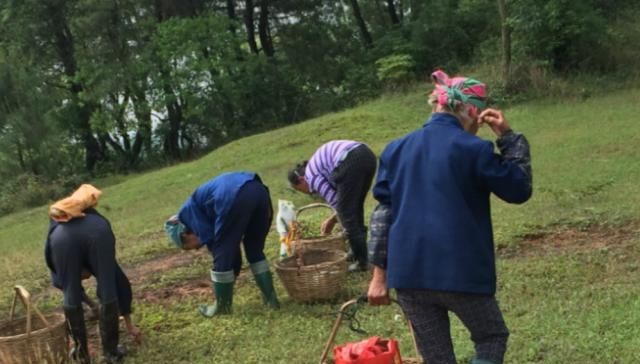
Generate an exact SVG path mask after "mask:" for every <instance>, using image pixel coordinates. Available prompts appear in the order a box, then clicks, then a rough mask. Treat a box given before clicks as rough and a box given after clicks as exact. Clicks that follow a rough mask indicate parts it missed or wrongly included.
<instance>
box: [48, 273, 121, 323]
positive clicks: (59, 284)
mask: <svg viewBox="0 0 640 364" xmlns="http://www.w3.org/2000/svg"><path fill="white" fill-rule="evenodd" d="M115 280H116V290H117V291H118V310H120V314H121V315H129V314H131V311H132V310H131V303H132V301H133V292H132V291H131V283H130V282H129V278H127V275H126V274H124V271H123V270H122V268H120V265H119V264H118V262H116V278H115ZM51 282H52V284H53V286H54V287H56V288H58V289H62V281H61V279H60V278H59V277H58V275H57V274H56V273H54V272H51ZM80 289H81V290H82V292H81V296H82V301H83V302H88V299H89V297H88V296H87V293H86V292H85V290H84V287H82V285H81V286H80Z"/></svg>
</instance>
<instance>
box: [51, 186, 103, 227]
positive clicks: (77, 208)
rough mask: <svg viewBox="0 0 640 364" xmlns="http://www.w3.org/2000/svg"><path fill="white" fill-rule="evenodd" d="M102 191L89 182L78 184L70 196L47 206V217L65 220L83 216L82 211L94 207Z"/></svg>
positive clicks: (60, 220) (59, 220)
mask: <svg viewBox="0 0 640 364" xmlns="http://www.w3.org/2000/svg"><path fill="white" fill-rule="evenodd" d="M100 195H102V191H100V190H99V189H97V188H95V187H93V186H92V185H89V184H84V185H82V186H80V188H78V189H77V190H76V191H75V192H74V193H73V194H72V195H71V196H69V197H67V198H63V199H62V200H60V201H58V202H56V203H54V204H53V205H51V206H50V207H49V217H51V218H52V219H53V220H55V221H58V222H67V221H69V220H71V219H73V218H76V217H83V216H84V213H83V211H84V210H86V209H88V208H89V207H95V206H96V205H97V204H98V199H99V198H100Z"/></svg>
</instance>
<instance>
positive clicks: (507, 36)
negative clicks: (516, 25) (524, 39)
mask: <svg viewBox="0 0 640 364" xmlns="http://www.w3.org/2000/svg"><path fill="white" fill-rule="evenodd" d="M497 1H498V11H499V13H500V23H501V33H502V34H501V35H502V86H503V87H504V88H505V90H508V89H509V88H510V87H511V27H510V26H509V24H508V23H507V7H506V4H505V0H497Z"/></svg>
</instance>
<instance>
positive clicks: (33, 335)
mask: <svg viewBox="0 0 640 364" xmlns="http://www.w3.org/2000/svg"><path fill="white" fill-rule="evenodd" d="M14 289H15V291H16V295H15V297H14V299H13V304H12V305H11V314H10V316H9V321H6V322H3V323H0V363H2V364H63V363H66V362H67V359H68V347H69V343H68V339H67V330H66V326H65V317H64V315H63V314H60V313H52V314H47V315H43V314H42V313H41V312H40V310H38V308H37V307H35V306H32V305H31V295H30V294H29V292H27V290H26V289H24V287H22V286H15V288H14ZM18 298H20V301H22V304H23V305H24V306H25V308H26V311H27V315H26V316H25V317H23V318H19V319H14V314H15V308H16V302H17V299H18ZM32 308H33V310H34V311H35V313H36V316H37V318H38V319H37V320H35V321H32V312H31V309H32Z"/></svg>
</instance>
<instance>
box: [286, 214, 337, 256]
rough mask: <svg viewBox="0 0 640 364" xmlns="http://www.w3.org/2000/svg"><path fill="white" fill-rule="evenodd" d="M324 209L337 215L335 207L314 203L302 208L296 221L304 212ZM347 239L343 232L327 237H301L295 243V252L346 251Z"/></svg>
mask: <svg viewBox="0 0 640 364" xmlns="http://www.w3.org/2000/svg"><path fill="white" fill-rule="evenodd" d="M318 208H324V209H330V210H331V211H332V212H333V213H334V214H335V213H336V212H335V210H334V209H333V207H331V206H330V205H327V204H324V203H312V204H310V205H306V206H302V207H301V208H299V209H298V210H297V211H296V220H298V221H299V218H300V214H301V213H302V212H304V211H310V210H313V209H318ZM345 243H346V237H345V234H344V233H343V232H342V231H339V232H337V233H334V234H331V235H326V236H299V237H297V238H296V239H295V240H294V241H293V249H294V251H297V250H301V249H303V250H304V249H329V250H334V249H335V250H340V251H346V244H345Z"/></svg>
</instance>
